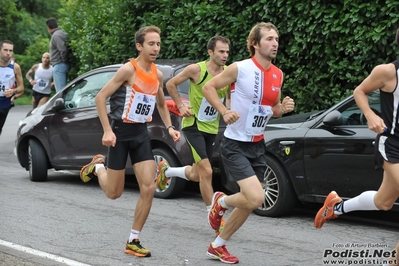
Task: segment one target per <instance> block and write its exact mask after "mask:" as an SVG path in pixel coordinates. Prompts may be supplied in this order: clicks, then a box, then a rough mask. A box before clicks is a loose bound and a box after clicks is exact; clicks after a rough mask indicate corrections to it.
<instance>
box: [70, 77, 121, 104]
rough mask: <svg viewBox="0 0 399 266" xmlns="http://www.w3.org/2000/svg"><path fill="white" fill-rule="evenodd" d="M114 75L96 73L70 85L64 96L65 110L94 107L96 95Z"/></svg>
mask: <svg viewBox="0 0 399 266" xmlns="http://www.w3.org/2000/svg"><path fill="white" fill-rule="evenodd" d="M115 73H116V72H115V71H112V72H102V73H96V74H93V75H91V76H88V77H85V78H83V79H81V80H79V81H77V82H76V83H75V84H72V86H71V87H70V89H69V90H68V92H67V93H66V95H65V108H66V109H74V108H82V107H90V106H95V105H96V103H95V97H96V95H97V93H98V92H99V91H100V90H101V89H102V88H103V87H104V85H105V84H106V83H107V82H108V81H109V80H110V79H111V78H112V77H113V76H114V75H115Z"/></svg>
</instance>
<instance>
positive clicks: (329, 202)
mask: <svg viewBox="0 0 399 266" xmlns="http://www.w3.org/2000/svg"><path fill="white" fill-rule="evenodd" d="M341 201H342V199H341V198H340V197H339V196H338V194H337V192H335V191H331V192H330V194H328V196H327V198H326V200H325V201H324V205H323V207H322V208H321V209H320V210H319V211H318V212H317V214H316V216H315V218H314V226H315V227H316V228H321V227H322V226H323V224H324V223H325V222H326V221H328V220H331V219H335V218H337V217H338V215H337V214H334V206H335V205H336V204H338V203H340V202H341Z"/></svg>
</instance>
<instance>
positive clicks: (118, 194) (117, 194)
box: [105, 190, 122, 200]
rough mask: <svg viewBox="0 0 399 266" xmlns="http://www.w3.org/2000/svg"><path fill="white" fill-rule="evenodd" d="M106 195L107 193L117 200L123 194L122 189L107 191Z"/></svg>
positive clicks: (109, 196)
mask: <svg viewBox="0 0 399 266" xmlns="http://www.w3.org/2000/svg"><path fill="white" fill-rule="evenodd" d="M105 195H107V197H108V198H110V199H112V200H115V199H118V198H120V196H122V191H116V190H113V191H106V192H105Z"/></svg>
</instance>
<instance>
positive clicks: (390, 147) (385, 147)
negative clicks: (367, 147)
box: [374, 134, 399, 169]
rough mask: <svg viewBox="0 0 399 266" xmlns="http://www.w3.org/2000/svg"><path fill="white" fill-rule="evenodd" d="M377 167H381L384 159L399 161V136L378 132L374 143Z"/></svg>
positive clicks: (391, 161) (392, 161)
mask: <svg viewBox="0 0 399 266" xmlns="http://www.w3.org/2000/svg"><path fill="white" fill-rule="evenodd" d="M374 158H375V168H376V169H380V168H382V165H383V163H384V161H387V162H390V163H399V138H397V137H395V136H392V135H388V134H386V135H385V134H384V135H381V134H378V135H377V137H376V139H375V144H374Z"/></svg>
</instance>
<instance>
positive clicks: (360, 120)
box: [339, 91, 381, 125]
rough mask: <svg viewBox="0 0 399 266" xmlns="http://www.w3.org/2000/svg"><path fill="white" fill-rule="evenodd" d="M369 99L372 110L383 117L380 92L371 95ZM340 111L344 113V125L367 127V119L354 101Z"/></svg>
mask: <svg viewBox="0 0 399 266" xmlns="http://www.w3.org/2000/svg"><path fill="white" fill-rule="evenodd" d="M367 98H368V100H369V105H370V108H371V109H372V110H373V111H374V113H376V114H377V115H378V116H381V105H380V93H379V91H374V92H372V93H369V94H368V95H367ZM339 111H340V112H341V113H342V122H343V124H344V125H367V120H366V117H365V116H364V115H363V112H362V111H361V110H360V108H359V107H358V106H357V104H356V102H355V100H354V99H353V100H352V101H351V102H350V103H349V104H347V105H345V106H344V107H342V108H341V109H340V110H339Z"/></svg>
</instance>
